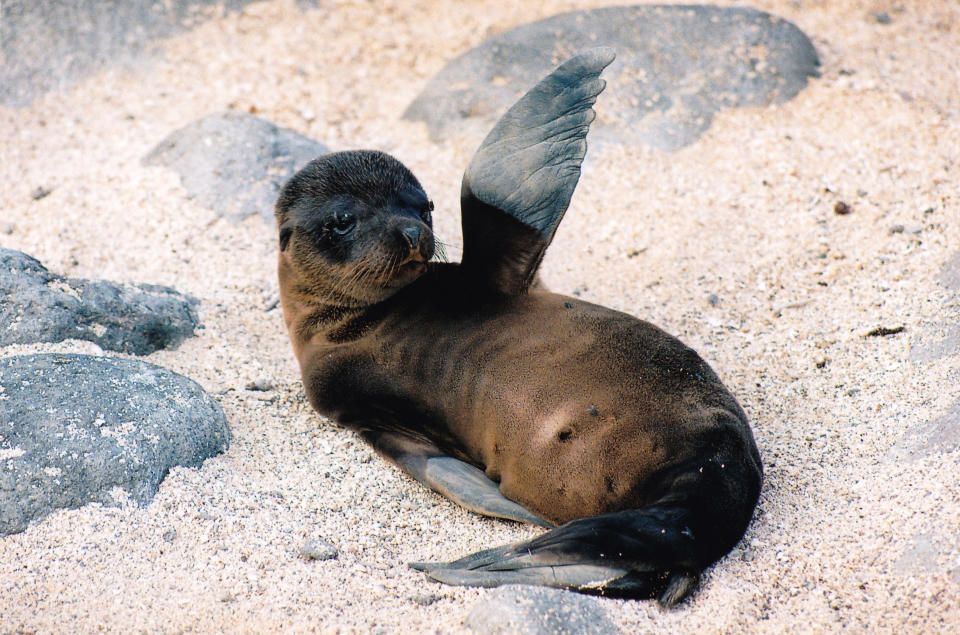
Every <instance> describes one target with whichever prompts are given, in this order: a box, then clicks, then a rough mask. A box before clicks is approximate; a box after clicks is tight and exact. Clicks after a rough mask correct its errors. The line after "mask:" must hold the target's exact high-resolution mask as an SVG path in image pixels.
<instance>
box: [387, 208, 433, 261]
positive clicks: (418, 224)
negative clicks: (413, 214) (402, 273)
mask: <svg viewBox="0 0 960 635" xmlns="http://www.w3.org/2000/svg"><path fill="white" fill-rule="evenodd" d="M394 233H395V234H396V235H397V237H398V239H399V240H398V242H399V244H400V249H401V250H403V251H406V252H407V253H408V255H407V256H406V258H404V260H403V261H402V263H401V264H406V263H408V262H421V263H422V262H427V261H428V260H430V259H431V258H432V257H433V251H434V248H435V246H434V240H433V231H432V230H431V229H430V226H429V225H427V224H426V223H424V222H422V221H419V220H416V219H413V218H409V217H407V216H399V215H398V216H397V217H396V219H395V222H394Z"/></svg>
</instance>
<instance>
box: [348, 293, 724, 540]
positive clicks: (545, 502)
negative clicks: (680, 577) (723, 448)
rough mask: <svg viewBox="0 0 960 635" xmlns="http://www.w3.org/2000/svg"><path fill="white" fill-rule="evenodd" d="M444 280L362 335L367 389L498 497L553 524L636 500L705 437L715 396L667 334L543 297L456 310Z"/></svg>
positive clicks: (700, 366) (693, 360)
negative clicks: (449, 451)
mask: <svg viewBox="0 0 960 635" xmlns="http://www.w3.org/2000/svg"><path fill="white" fill-rule="evenodd" d="M414 286H415V287H426V286H434V285H431V284H430V280H429V279H428V280H424V281H423V284H421V283H417V284H416V285H414ZM455 286H456V285H453V286H450V287H448V286H447V285H446V284H438V285H436V286H435V287H434V288H431V289H430V290H429V292H428V293H425V294H424V293H411V294H410V295H411V296H412V297H411V298H410V299H406V298H404V299H401V300H400V301H401V302H403V303H407V302H409V306H407V307H404V309H403V310H392V311H391V315H393V316H397V315H403V316H406V318H407V319H405V320H401V321H393V322H391V323H386V324H384V325H383V327H382V328H381V329H379V330H378V331H377V332H376V333H375V334H371V337H369V338H367V339H368V340H369V341H371V342H377V346H376V347H374V348H373V349H371V350H370V351H369V360H370V363H371V364H373V365H374V366H375V367H376V371H373V370H372V369H370V370H368V371H366V372H364V373H361V375H364V376H366V377H367V378H368V381H369V382H370V385H369V386H368V387H367V390H365V391H364V392H366V393H367V394H368V398H370V399H373V398H376V399H377V401H378V402H380V403H391V402H392V403H396V404H401V405H400V406H398V407H401V408H409V409H410V411H416V412H418V413H419V416H417V415H414V416H413V417H410V415H409V414H405V415H401V414H399V413H398V416H397V420H398V421H400V420H404V421H407V422H408V424H407V425H408V426H410V427H411V428H412V429H410V430H409V431H410V432H411V433H413V434H416V435H424V436H427V437H429V438H431V439H432V440H433V441H435V442H436V443H438V444H440V445H443V446H445V447H449V446H450V444H451V443H453V444H454V445H456V449H457V450H458V454H460V455H462V456H465V457H466V458H467V459H468V460H469V461H470V462H471V463H473V464H475V465H477V466H478V467H480V468H481V469H483V470H484V471H485V472H486V473H487V475H488V476H489V477H490V478H491V479H493V480H495V481H497V482H499V483H500V489H501V491H502V492H503V494H504V495H505V496H507V498H510V499H511V500H514V501H516V502H518V503H520V504H521V505H523V506H524V507H527V508H528V509H530V510H531V511H533V512H535V513H537V514H538V515H540V516H542V517H544V518H546V519H548V520H551V521H553V522H563V521H566V520H570V519H573V518H579V517H584V516H589V515H596V514H599V513H604V512H610V511H618V510H620V509H628V508H635V507H637V506H639V505H643V504H646V503H647V502H649V499H650V497H651V496H654V495H656V494H659V492H653V491H652V490H651V487H652V486H654V485H655V483H654V481H651V477H652V476H654V475H657V474H658V473H659V472H660V471H662V470H664V469H665V468H668V467H669V466H670V465H671V464H674V463H676V462H678V461H681V460H683V458H684V457H685V456H686V455H687V454H689V453H691V452H693V451H695V450H696V449H697V448H698V447H700V446H701V445H702V444H701V443H699V442H698V441H697V438H698V436H700V435H702V434H703V433H704V431H705V430H707V429H709V428H710V427H711V425H712V422H713V421H714V420H715V417H714V416H713V414H712V413H711V412H709V410H710V406H709V404H710V402H711V401H716V400H715V399H714V400H711V399H708V400H706V401H704V400H702V399H700V398H699V397H698V396H699V395H703V394H708V393H713V392H717V390H716V389H717V387H719V388H720V392H721V393H725V390H723V389H722V386H720V385H719V382H717V380H716V376H715V375H714V374H713V373H712V371H710V369H709V368H708V367H707V366H706V364H705V363H704V362H702V360H700V358H699V357H698V356H696V354H695V353H693V352H692V351H690V349H688V348H687V347H685V346H684V345H683V344H681V343H680V342H679V341H677V340H676V339H674V338H672V337H670V336H669V335H667V334H666V333H664V332H663V331H661V330H659V329H657V328H656V327H654V326H652V325H650V324H647V323H645V322H642V321H640V320H637V319H636V318H633V317H631V316H628V315H626V314H623V313H619V312H616V311H612V310H610V309H606V308H603V307H599V306H596V305H592V304H590V303H587V302H582V301H579V300H576V299H573V298H567V297H564V296H560V295H556V294H552V293H546V292H532V293H530V294H528V295H524V296H513V297H498V298H492V299H491V300H490V301H489V302H488V303H486V304H481V305H480V306H481V309H480V310H477V311H473V312H459V311H457V309H456V308H457V306H458V304H459V302H458V298H457V294H456V292H455V290H454V288H455ZM414 291H415V290H414ZM430 298H443V302H442V304H441V303H439V302H437V303H434V302H432V301H430ZM470 302H471V305H472V306H474V307H476V306H477V301H476V296H475V294H474V295H473V296H472V297H471V298H470ZM340 372H342V371H340ZM385 385H390V386H393V387H394V388H395V390H396V394H397V398H396V399H393V400H391V399H388V398H385V397H384V388H383V387H384V386H385ZM352 392H354V393H356V392H357V391H356V390H353V391H352ZM373 393H376V395H374V394H373ZM718 396H721V397H722V395H718ZM721 401H722V399H721ZM717 405H722V404H717Z"/></svg>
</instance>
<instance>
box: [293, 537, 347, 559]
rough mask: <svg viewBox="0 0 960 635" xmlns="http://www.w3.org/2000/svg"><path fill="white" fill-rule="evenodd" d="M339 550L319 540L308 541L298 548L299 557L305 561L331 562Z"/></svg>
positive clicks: (338, 553)
mask: <svg viewBox="0 0 960 635" xmlns="http://www.w3.org/2000/svg"><path fill="white" fill-rule="evenodd" d="M339 555H340V550H339V549H337V548H336V547H334V546H333V545H331V544H330V543H329V542H326V541H325V540H320V539H314V540H308V541H307V542H305V543H303V546H302V547H300V556H301V557H303V558H305V559H307V560H333V559H334V558H336V557H337V556H339Z"/></svg>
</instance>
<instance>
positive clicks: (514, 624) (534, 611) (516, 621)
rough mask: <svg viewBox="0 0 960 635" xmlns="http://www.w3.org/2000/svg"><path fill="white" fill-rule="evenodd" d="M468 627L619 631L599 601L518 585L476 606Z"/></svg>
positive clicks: (528, 631)
mask: <svg viewBox="0 0 960 635" xmlns="http://www.w3.org/2000/svg"><path fill="white" fill-rule="evenodd" d="M465 624H466V626H467V628H469V629H470V630H472V631H474V632H477V633H523V634H534V633H536V634H539V633H543V634H544V635H547V634H551V635H552V634H555V633H577V634H579V633H587V634H596V635H606V634H609V633H619V632H620V631H619V630H618V629H617V627H616V626H614V624H613V622H611V621H610V618H609V616H608V615H607V612H606V610H604V608H603V606H601V604H600V602H599V600H596V599H594V598H591V597H587V596H584V595H580V594H579V593H574V592H573V591H561V590H558V589H548V588H543V587H534V586H521V585H515V584H509V585H506V586H502V587H499V588H497V589H496V590H494V591H493V593H492V596H491V597H490V598H489V599H487V600H484V601H483V602H480V603H479V604H477V605H476V606H475V607H474V609H473V610H472V611H471V612H470V615H469V616H468V617H467V619H466V621H465Z"/></svg>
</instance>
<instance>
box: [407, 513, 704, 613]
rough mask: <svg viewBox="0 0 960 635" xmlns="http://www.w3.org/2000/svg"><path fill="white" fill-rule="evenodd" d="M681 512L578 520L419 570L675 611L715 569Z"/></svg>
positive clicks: (452, 579)
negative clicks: (707, 570)
mask: <svg viewBox="0 0 960 635" xmlns="http://www.w3.org/2000/svg"><path fill="white" fill-rule="evenodd" d="M698 551H699V549H697V548H696V545H695V536H694V535H693V532H692V531H691V530H690V528H689V527H688V526H687V523H686V513H685V512H684V511H683V510H681V509H676V508H668V507H648V508H645V509H641V510H630V511H623V512H616V513H613V514H604V515H602V516H593V517H590V518H583V519H580V520H574V521H571V522H569V523H566V524H565V525H562V526H560V527H557V528H556V529H553V530H551V531H548V532H547V533H545V534H543V535H541V536H538V537H536V538H533V539H532V540H527V541H524V542H520V543H517V544H515V545H507V546H503V547H496V548H494V549H487V550H485V551H478V552H477V553H474V554H471V555H469V556H466V557H464V558H461V559H460V560H456V561H454V562H450V563H414V564H412V565H411V566H412V567H413V568H415V569H418V570H420V571H424V572H426V574H427V575H428V576H430V577H431V578H433V579H434V580H437V581H439V582H444V583H446V584H453V585H461V586H483V587H493V586H499V585H501V584H533V585H538V586H548V587H558V588H563V589H572V590H575V591H579V592H581V593H589V594H596V595H604V596H609V597H621V598H653V597H655V598H657V599H658V601H659V602H660V604H662V605H664V606H671V605H673V604H675V603H677V602H679V601H680V600H682V599H683V598H684V597H686V596H687V595H688V594H689V593H690V591H692V590H693V588H694V587H695V586H696V583H697V580H698V579H699V571H700V570H701V569H702V568H703V567H704V566H705V565H706V564H709V562H702V561H700V559H699V558H698V557H697V553H698Z"/></svg>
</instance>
